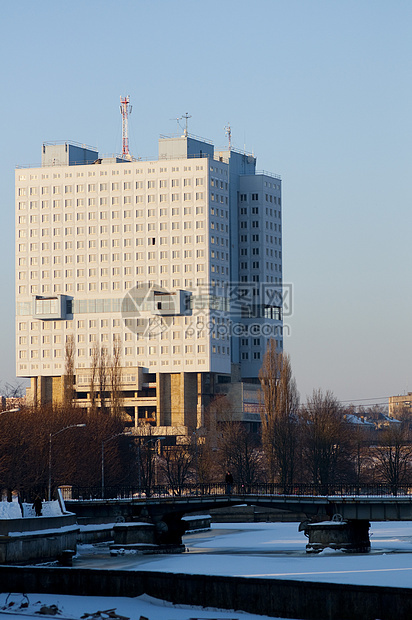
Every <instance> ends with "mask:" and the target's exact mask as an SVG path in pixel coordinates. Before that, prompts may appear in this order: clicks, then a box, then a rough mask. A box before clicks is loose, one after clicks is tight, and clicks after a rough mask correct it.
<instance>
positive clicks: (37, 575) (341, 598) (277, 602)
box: [0, 566, 412, 620]
mask: <svg viewBox="0 0 412 620" xmlns="http://www.w3.org/2000/svg"><path fill="white" fill-rule="evenodd" d="M0 590H1V591H2V592H26V593H30V592H36V593H38V594H41V593H42V592H47V593H51V594H63V593H64V594H75V595H78V596H102V593H104V595H105V596H128V597H135V596H139V595H141V594H144V593H146V594H148V595H149V596H154V597H156V598H158V597H159V595H160V596H161V597H162V598H163V599H166V600H168V601H171V602H172V603H175V604H188V603H190V604H191V605H201V606H205V607H220V608H223V609H234V610H242V611H246V612H249V613H254V614H261V615H267V616H272V617H273V616H275V617H276V616H281V617H289V618H306V619H307V620H349V619H350V620H373V619H375V618H380V620H393V619H394V618H396V620H410V618H412V589H411V588H391V587H377V586H358V585H345V586H344V587H342V585H341V584H328V583H316V582H314V583H312V582H305V581H291V580H286V579H285V580H282V579H258V578H242V577H218V578H217V577H215V576H209V575H184V574H172V573H160V572H144V571H127V570H125V571H121V570H110V571H108V570H94V569H76V568H70V569H66V568H58V569H56V568H50V567H33V566H29V567H8V566H7V567H0Z"/></svg>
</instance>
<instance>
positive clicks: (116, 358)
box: [109, 340, 122, 417]
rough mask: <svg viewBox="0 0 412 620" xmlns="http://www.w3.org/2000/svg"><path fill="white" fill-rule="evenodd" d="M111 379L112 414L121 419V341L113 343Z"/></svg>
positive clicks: (110, 367) (110, 366) (110, 368)
mask: <svg viewBox="0 0 412 620" xmlns="http://www.w3.org/2000/svg"><path fill="white" fill-rule="evenodd" d="M109 377H110V396H111V412H112V415H114V416H116V417H119V416H120V415H121V413H122V396H121V389H120V388H121V382H122V368H121V347H120V341H119V340H115V341H114V343H113V355H112V357H111V360H110V365H109Z"/></svg>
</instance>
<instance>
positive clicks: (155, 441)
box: [150, 437, 166, 487]
mask: <svg viewBox="0 0 412 620" xmlns="http://www.w3.org/2000/svg"><path fill="white" fill-rule="evenodd" d="M164 439H166V437H157V438H156V439H154V453H155V470H154V474H155V487H157V450H156V446H157V444H158V443H159V441H163V440H164ZM150 441H153V439H151V440H150Z"/></svg>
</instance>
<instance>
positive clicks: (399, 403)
mask: <svg viewBox="0 0 412 620" xmlns="http://www.w3.org/2000/svg"><path fill="white" fill-rule="evenodd" d="M400 411H402V412H409V413H411V414H412V392H408V393H407V394H400V395H399V396H390V397H389V416H390V417H391V418H396V415H397V414H398V413H399V412H400Z"/></svg>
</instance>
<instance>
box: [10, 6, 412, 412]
mask: <svg viewBox="0 0 412 620" xmlns="http://www.w3.org/2000/svg"><path fill="white" fill-rule="evenodd" d="M0 29H1V30H0V35H1V36H0V52H1V58H2V63H1V90H0V114H1V119H2V131H1V136H2V146H3V148H2V150H1V153H0V157H1V163H0V175H1V179H0V181H1V188H2V196H1V200H2V204H1V209H0V218H1V219H0V225H1V230H2V233H3V242H2V244H1V246H0V252H1V264H2V270H1V274H2V275H1V281H2V290H3V303H2V304H1V306H0V317H1V324H2V332H1V334H2V338H1V351H0V383H1V382H3V383H4V382H5V381H7V382H14V381H15V356H14V167H15V166H16V165H18V164H39V163H40V160H41V145H42V143H43V142H44V141H53V140H73V141H77V142H81V143H86V144H88V145H91V146H95V147H98V148H99V150H100V152H101V153H109V152H119V151H121V116H120V113H119V98H120V95H130V98H131V102H132V104H133V112H132V115H131V117H130V123H129V128H130V147H131V152H132V154H133V155H134V156H142V157H146V156H153V157H154V156H157V139H158V136H159V134H160V133H174V132H176V130H177V125H176V121H173V120H171V119H175V118H176V117H178V116H181V115H182V114H184V113H185V112H188V113H189V114H190V115H191V116H192V118H191V119H190V121H189V131H190V132H191V133H194V134H197V135H199V136H202V137H204V138H208V139H210V140H212V141H213V142H214V144H215V146H216V147H222V146H224V145H225V144H226V138H225V134H224V126H225V125H226V124H227V123H228V122H230V124H231V127H232V140H233V144H234V146H235V147H237V148H243V147H245V148H246V149H247V150H248V151H253V152H254V154H255V155H256V156H257V160H258V162H257V168H258V169H259V170H268V171H271V172H274V173H277V174H280V175H281V176H282V179H283V233H284V237H283V242H284V245H283V257H284V280H285V282H287V283H292V285H293V290H294V305H293V316H292V317H290V318H289V317H288V318H287V319H286V320H285V323H286V324H287V325H288V326H289V325H290V330H291V335H290V336H286V337H285V342H284V345H285V350H286V351H287V352H289V353H290V355H291V358H292V366H293V369H294V372H295V376H296V379H297V383H298V388H299V390H300V392H301V397H302V399H303V400H304V399H305V398H306V395H308V394H310V393H311V391H312V389H313V388H322V389H324V390H326V389H329V390H332V391H333V392H334V393H335V395H336V396H337V397H338V398H339V399H342V400H344V401H357V404H359V403H361V402H362V403H363V404H368V403H373V402H376V401H377V400H378V398H379V397H385V396H389V395H393V394H398V393H403V392H404V391H405V390H406V391H408V390H411V391H412V377H411V372H410V370H411V361H412V347H411V330H410V314H411V312H410V308H411V305H412V288H411V286H410V270H411V231H410V224H411V216H410V205H411V202H412V200H411V198H412V190H411V187H410V182H409V179H410V168H411V133H412V122H411V95H412V85H411V79H410V76H411V75H412V66H411V65H412V37H411V34H410V33H411V30H412V3H411V2H410V0H395V1H394V2H392V3H389V2H387V1H383V0H346V1H345V2H338V1H334V0H255V1H254V2H253V3H252V2H246V1H245V0H219V1H217V0H209V1H208V2H200V1H197V0H175V1H173V2H172V1H171V0H151V1H149V0H146V1H144V2H143V1H140V0H122V1H121V2H119V1H118V0H86V1H85V0H81V1H80V0H70V2H55V0H53V1H49V0H41V1H40V2H33V1H32V0H23V1H22V2H19V1H16V2H8V3H5V4H4V6H2V20H1V26H0ZM286 331H288V329H286ZM360 399H365V400H364V401H360ZM379 402H382V401H379Z"/></svg>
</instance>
